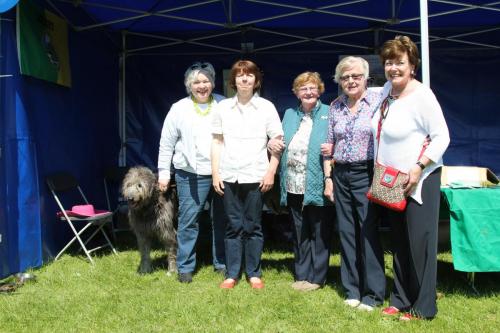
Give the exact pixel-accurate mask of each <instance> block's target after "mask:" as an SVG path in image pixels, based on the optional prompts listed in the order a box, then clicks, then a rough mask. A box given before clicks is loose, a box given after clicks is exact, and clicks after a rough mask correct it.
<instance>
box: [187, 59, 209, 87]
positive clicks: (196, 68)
mask: <svg viewBox="0 0 500 333" xmlns="http://www.w3.org/2000/svg"><path fill="white" fill-rule="evenodd" d="M200 73H201V74H203V75H205V76H206V77H207V79H208V80H209V81H210V83H211V84H212V89H213V88H214V87H215V69H214V66H212V64H211V63H209V62H199V61H198V62H195V63H194V64H192V65H191V66H189V67H188V68H187V69H186V72H184V85H185V86H186V92H187V93H188V95H190V94H191V85H192V84H193V82H194V81H196V78H197V77H198V74H200Z"/></svg>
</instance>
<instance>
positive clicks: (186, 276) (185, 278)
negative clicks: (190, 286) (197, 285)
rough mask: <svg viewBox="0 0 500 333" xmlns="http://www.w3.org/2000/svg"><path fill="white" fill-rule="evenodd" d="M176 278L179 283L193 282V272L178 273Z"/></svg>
mask: <svg viewBox="0 0 500 333" xmlns="http://www.w3.org/2000/svg"><path fill="white" fill-rule="evenodd" d="M177 279H178V280H179V282H181V283H191V282H193V274H192V273H179V275H178V276H177Z"/></svg>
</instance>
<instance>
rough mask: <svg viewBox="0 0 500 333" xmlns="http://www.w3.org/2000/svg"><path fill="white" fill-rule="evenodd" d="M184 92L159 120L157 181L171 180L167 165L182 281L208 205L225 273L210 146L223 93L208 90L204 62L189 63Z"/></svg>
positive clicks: (190, 268) (218, 262) (188, 275)
mask: <svg viewBox="0 0 500 333" xmlns="http://www.w3.org/2000/svg"><path fill="white" fill-rule="evenodd" d="M184 85H185V86H186V91H187V93H188V96H187V97H185V98H183V99H181V100H179V101H178V102H176V103H174V104H173V105H172V107H171V108H170V111H169V112H168V114H167V117H166V118H165V122H164V123H163V129H162V132H161V139H160V151H159V154H158V173H159V176H158V178H159V180H158V185H159V187H160V190H162V191H164V190H166V189H167V188H168V186H169V185H170V177H171V165H172V164H173V167H174V171H175V182H176V184H177V192H178V196H179V223H178V228H177V243H178V249H177V269H178V272H179V275H178V279H179V281H180V282H183V283H189V282H191V281H192V276H193V273H194V270H195V268H196V240H197V238H198V230H199V220H200V215H201V212H202V211H203V209H204V207H205V203H206V202H207V201H208V202H209V203H210V204H211V208H212V231H213V242H212V256H213V264H214V269H215V270H216V271H218V272H220V273H222V274H224V273H225V253H224V227H225V219H226V217H225V213H224V205H223V203H222V199H221V198H220V197H219V196H218V195H213V189H212V168H211V161H210V146H211V142H212V133H211V125H212V116H213V110H214V108H215V105H216V104H217V102H218V101H220V100H222V99H223V98H224V97H223V96H221V95H216V94H213V93H212V90H213V88H214V85H215V70H214V68H213V66H212V65H211V64H210V63H208V62H197V63H194V64H193V65H191V66H190V67H189V68H188V69H187V70H186V72H185V74H184Z"/></svg>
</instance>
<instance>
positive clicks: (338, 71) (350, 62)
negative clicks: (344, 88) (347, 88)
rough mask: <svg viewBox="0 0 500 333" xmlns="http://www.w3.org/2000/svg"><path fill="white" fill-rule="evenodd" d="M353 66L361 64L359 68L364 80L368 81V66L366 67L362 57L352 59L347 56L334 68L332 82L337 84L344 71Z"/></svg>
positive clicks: (366, 62)
mask: <svg viewBox="0 0 500 333" xmlns="http://www.w3.org/2000/svg"><path fill="white" fill-rule="evenodd" d="M355 64H361V67H363V75H364V76H365V80H368V77H369V76H370V66H369V65H368V61H366V60H365V59H364V58H362V57H353V56H348V57H345V58H342V60H340V62H339V63H338V64H337V67H335V74H334V76H333V80H334V81H335V82H336V83H339V82H340V77H341V76H342V74H343V73H344V72H345V71H346V70H348V68H351V67H353V66H354V65H355Z"/></svg>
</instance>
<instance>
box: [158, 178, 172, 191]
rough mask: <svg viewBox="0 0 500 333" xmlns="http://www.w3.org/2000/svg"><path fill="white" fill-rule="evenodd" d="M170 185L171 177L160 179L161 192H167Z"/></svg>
mask: <svg viewBox="0 0 500 333" xmlns="http://www.w3.org/2000/svg"><path fill="white" fill-rule="evenodd" d="M169 186H170V179H158V188H159V189H160V191H161V192H165V191H166V190H167V189H168V187H169Z"/></svg>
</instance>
